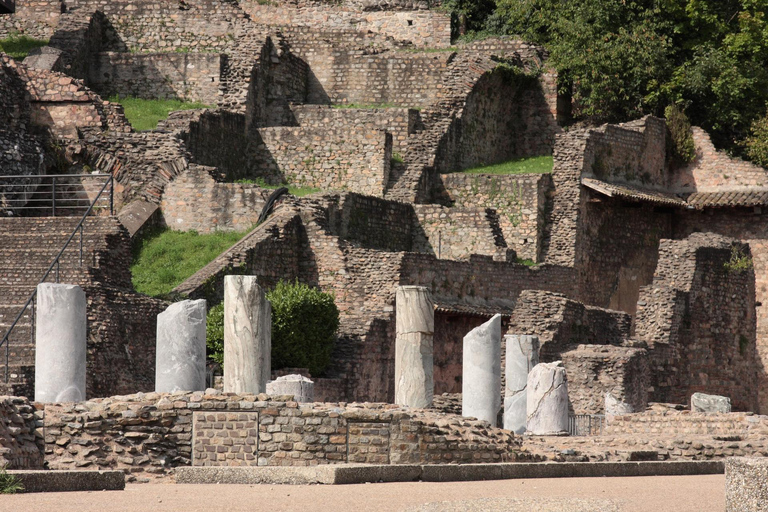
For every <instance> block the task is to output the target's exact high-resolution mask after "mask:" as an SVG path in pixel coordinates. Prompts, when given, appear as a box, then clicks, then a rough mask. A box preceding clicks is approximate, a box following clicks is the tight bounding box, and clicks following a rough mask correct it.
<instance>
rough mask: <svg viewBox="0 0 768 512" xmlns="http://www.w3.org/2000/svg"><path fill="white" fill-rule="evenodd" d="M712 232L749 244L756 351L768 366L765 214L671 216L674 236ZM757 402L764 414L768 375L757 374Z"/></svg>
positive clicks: (717, 211)
mask: <svg viewBox="0 0 768 512" xmlns="http://www.w3.org/2000/svg"><path fill="white" fill-rule="evenodd" d="M700 231H701V232H712V233H717V234H720V235H723V236H727V237H730V238H735V239H737V240H742V241H744V242H747V243H749V248H750V252H751V253H752V264H753V265H754V269H755V300H756V302H755V314H756V316H757V353H758V357H759V359H760V366H761V368H768V213H766V212H765V211H764V210H762V209H758V210H756V209H754V208H714V209H709V210H706V211H700V210H684V211H681V212H678V213H677V214H676V215H675V218H674V237H675V238H685V237H687V236H689V235H690V234H692V233H696V232H700ZM759 378H760V383H759V385H758V395H759V397H758V400H759V405H758V409H757V411H756V412H759V413H761V414H764V413H768V376H766V375H765V372H764V371H761V372H760V375H759Z"/></svg>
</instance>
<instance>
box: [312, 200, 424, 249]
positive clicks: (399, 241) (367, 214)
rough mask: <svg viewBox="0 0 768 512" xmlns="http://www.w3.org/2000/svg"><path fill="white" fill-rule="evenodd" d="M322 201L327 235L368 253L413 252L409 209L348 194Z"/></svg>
mask: <svg viewBox="0 0 768 512" xmlns="http://www.w3.org/2000/svg"><path fill="white" fill-rule="evenodd" d="M325 198H326V201H327V202H326V203H325V207H326V208H328V219H329V223H328V228H329V232H330V234H332V235H334V236H338V237H340V238H342V239H343V240H345V241H347V242H350V243H352V244H354V245H358V246H362V247H368V248H371V249H381V250H386V251H411V250H414V249H413V237H414V236H415V235H414V232H415V230H416V228H415V226H414V224H413V219H414V212H413V206H412V205H408V204H403V203H398V202H395V201H387V200H385V199H381V198H378V197H371V196H364V195H361V194H355V193H351V192H347V193H345V194H340V195H326V196H325Z"/></svg>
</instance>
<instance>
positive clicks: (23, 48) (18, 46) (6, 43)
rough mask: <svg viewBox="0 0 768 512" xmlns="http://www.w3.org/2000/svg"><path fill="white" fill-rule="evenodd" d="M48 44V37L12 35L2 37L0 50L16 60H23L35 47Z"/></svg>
mask: <svg viewBox="0 0 768 512" xmlns="http://www.w3.org/2000/svg"><path fill="white" fill-rule="evenodd" d="M47 45H48V40H47V39H34V38H32V37H27V36H11V37H8V38H6V39H0V51H2V52H5V53H7V54H8V55H10V56H11V57H13V58H14V59H16V60H23V59H24V57H26V56H27V55H29V52H31V51H32V50H34V49H35V48H40V47H43V46H47Z"/></svg>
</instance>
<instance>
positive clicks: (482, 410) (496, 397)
mask: <svg viewBox="0 0 768 512" xmlns="http://www.w3.org/2000/svg"><path fill="white" fill-rule="evenodd" d="M462 357H463V366H462V380H461V415H462V416H471V417H474V418H477V419H479V420H485V421H487V422H488V423H490V424H491V426H493V427H495V426H496V418H497V416H498V414H499V409H500V408H501V315H494V316H493V318H491V319H490V320H488V321H487V322H485V323H484V324H483V325H480V326H478V327H475V328H474V329H472V330H471V331H469V333H468V334H467V335H466V336H464V346H463V352H462Z"/></svg>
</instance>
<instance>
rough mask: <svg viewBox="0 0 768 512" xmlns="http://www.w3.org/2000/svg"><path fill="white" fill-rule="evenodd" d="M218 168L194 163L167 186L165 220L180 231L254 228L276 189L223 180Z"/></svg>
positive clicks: (163, 208)
mask: <svg viewBox="0 0 768 512" xmlns="http://www.w3.org/2000/svg"><path fill="white" fill-rule="evenodd" d="M215 171H216V169H214V168H211V167H204V166H201V165H192V166H190V168H189V170H188V171H187V172H185V173H184V174H182V175H181V176H178V177H177V178H176V179H175V180H173V181H172V182H170V183H169V184H168V186H166V187H165V190H164V192H163V202H162V203H161V207H162V210H163V220H164V223H165V225H166V226H168V227H169V228H171V229H173V230H176V231H189V230H195V231H197V232H198V233H211V232H214V231H244V230H246V229H250V228H251V227H253V226H254V225H255V224H256V222H257V221H258V219H259V215H260V214H261V210H262V209H263V208H264V205H265V204H266V202H267V198H268V197H269V195H270V194H271V193H272V192H273V190H269V189H265V188H261V187H259V186H258V185H250V184H243V183H220V182H217V181H216V179H215V178H214V177H213V176H212V174H213V173H214V172H215Z"/></svg>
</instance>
